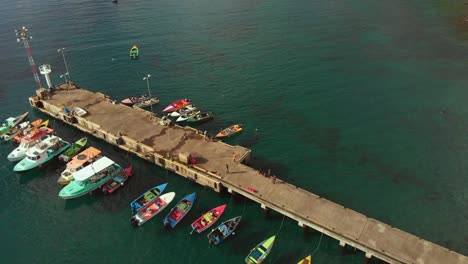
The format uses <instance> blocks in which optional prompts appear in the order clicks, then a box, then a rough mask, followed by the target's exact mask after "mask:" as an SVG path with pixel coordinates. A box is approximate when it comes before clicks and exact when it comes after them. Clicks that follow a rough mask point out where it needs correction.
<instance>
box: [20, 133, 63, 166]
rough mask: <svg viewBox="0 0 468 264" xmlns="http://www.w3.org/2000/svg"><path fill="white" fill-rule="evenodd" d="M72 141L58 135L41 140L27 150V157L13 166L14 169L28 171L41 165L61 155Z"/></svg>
mask: <svg viewBox="0 0 468 264" xmlns="http://www.w3.org/2000/svg"><path fill="white" fill-rule="evenodd" d="M69 147H70V143H68V142H66V141H64V140H62V139H61V138H59V137H57V136H48V137H47V138H45V139H44V140H42V141H41V142H39V143H37V144H36V145H35V146H34V147H32V148H30V149H28V150H27V151H26V157H25V158H24V159H22V160H21V161H20V162H19V163H18V164H16V166H15V167H14V168H13V171H16V172H20V171H27V170H30V169H33V168H35V167H38V166H41V165H42V164H44V163H46V162H48V161H49V160H51V159H53V158H54V157H56V156H58V155H60V154H61V153H62V152H64V151H65V150H66V149H67V148H69Z"/></svg>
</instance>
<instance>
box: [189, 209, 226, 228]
mask: <svg viewBox="0 0 468 264" xmlns="http://www.w3.org/2000/svg"><path fill="white" fill-rule="evenodd" d="M226 206H227V205H225V204H223V205H220V206H218V207H215V208H213V209H211V210H209V211H208V212H206V213H204V214H203V215H202V216H200V217H199V218H198V219H197V220H195V221H194V222H193V223H192V232H190V234H192V233H193V231H197V233H201V232H203V231H205V230H206V229H207V228H208V227H210V226H212V225H213V224H214V223H215V222H216V221H218V219H219V217H221V215H222V214H223V213H224V210H225V209H226Z"/></svg>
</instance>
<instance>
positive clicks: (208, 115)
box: [186, 112, 214, 124]
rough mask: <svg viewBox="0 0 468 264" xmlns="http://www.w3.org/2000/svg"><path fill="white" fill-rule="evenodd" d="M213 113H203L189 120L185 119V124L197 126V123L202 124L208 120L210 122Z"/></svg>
mask: <svg viewBox="0 0 468 264" xmlns="http://www.w3.org/2000/svg"><path fill="white" fill-rule="evenodd" d="M213 117H214V116H213V113H211V112H205V113H200V114H196V115H194V116H191V117H189V118H187V120H186V121H187V123H192V124H199V123H203V122H206V121H208V120H211V119H213Z"/></svg>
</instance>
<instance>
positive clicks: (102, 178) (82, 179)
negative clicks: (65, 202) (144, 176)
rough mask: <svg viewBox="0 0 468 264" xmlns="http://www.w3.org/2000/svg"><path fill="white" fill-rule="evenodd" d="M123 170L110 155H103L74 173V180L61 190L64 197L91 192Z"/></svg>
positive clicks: (69, 197)
mask: <svg viewBox="0 0 468 264" xmlns="http://www.w3.org/2000/svg"><path fill="white" fill-rule="evenodd" d="M120 171H122V168H121V167H120V166H119V165H118V164H117V163H115V162H114V161H113V160H111V159H109V158H108V157H102V158H100V159H98V160H96V161H95V162H93V163H91V164H89V165H88V166H86V167H84V168H83V169H81V170H79V171H76V172H74V173H73V178H74V180H73V181H72V182H70V184H68V185H67V186H65V187H63V188H62V189H61V190H60V192H59V197H60V198H63V199H73V198H77V197H80V196H83V195H85V194H87V193H90V192H92V191H94V190H96V189H97V188H99V187H100V186H101V185H102V184H104V183H106V182H107V181H108V180H110V179H111V178H112V177H114V176H115V175H117V174H118V173H120Z"/></svg>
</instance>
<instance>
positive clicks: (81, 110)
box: [73, 106, 88, 117]
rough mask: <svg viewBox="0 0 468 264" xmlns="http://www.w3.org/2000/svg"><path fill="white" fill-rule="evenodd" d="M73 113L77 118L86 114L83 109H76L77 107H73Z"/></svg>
mask: <svg viewBox="0 0 468 264" xmlns="http://www.w3.org/2000/svg"><path fill="white" fill-rule="evenodd" d="M73 112H74V113H75V115H77V116H79V117H83V116H85V115H86V114H87V113H88V112H86V111H85V110H84V109H83V108H81V107H78V106H75V107H73Z"/></svg>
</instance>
